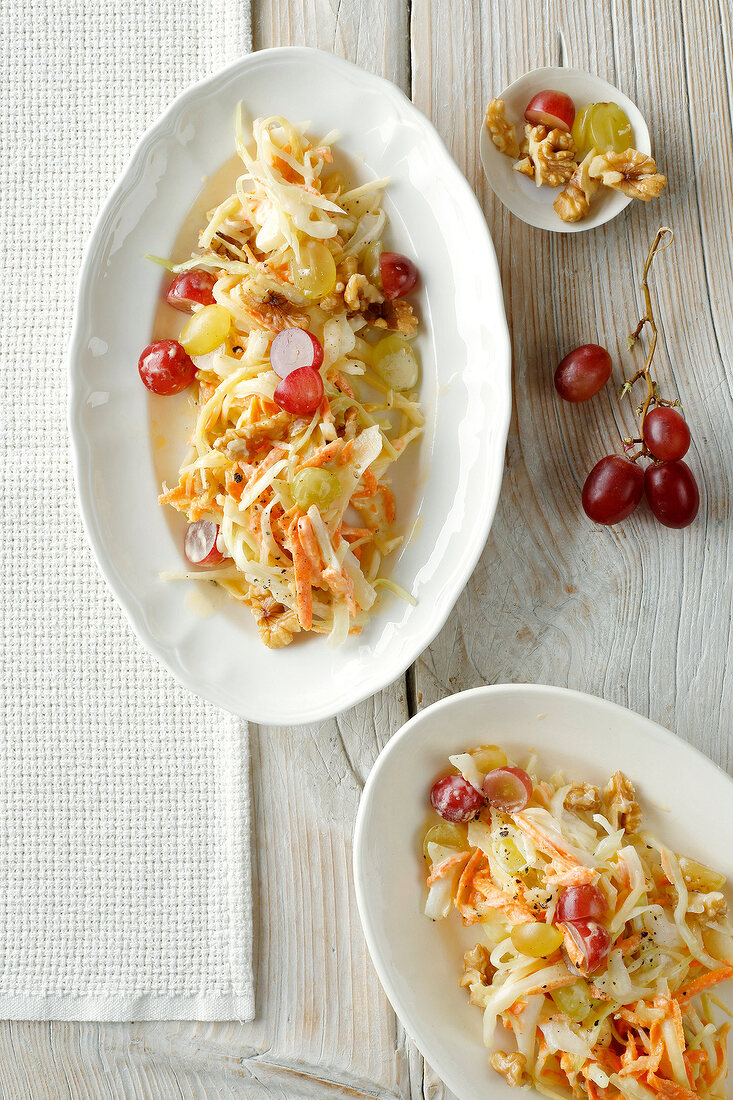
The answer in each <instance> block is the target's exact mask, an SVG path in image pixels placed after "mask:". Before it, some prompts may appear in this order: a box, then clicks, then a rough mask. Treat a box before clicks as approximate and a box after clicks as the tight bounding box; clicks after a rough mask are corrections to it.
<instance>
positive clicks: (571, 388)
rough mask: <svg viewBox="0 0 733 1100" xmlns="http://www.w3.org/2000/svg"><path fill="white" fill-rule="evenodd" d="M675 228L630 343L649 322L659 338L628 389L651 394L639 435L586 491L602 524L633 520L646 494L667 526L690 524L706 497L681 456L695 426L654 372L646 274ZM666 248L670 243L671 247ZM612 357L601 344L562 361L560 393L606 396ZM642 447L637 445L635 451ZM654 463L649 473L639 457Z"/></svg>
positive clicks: (609, 459) (594, 473) (587, 505)
mask: <svg viewBox="0 0 733 1100" xmlns="http://www.w3.org/2000/svg"><path fill="white" fill-rule="evenodd" d="M667 235H669V240H668V242H667V243H668V244H671V240H672V230H671V229H668V228H667V227H666V226H664V227H662V228H661V229H660V230H659V231H658V233H657V235H656V237H655V238H654V241H653V243H652V247H651V249H650V250H649V255H648V256H647V260H646V263H645V265H644V274H643V278H642V283H641V287H642V290H643V291H644V296H645V300H646V313H645V315H644V316H643V317H642V318H641V320H640V321H639V323H638V325H637V326H636V329H635V330H634V332H633V333H632V334H631V337H630V343H631V346H632V347H633V345H634V344H635V343H636V341H637V339H638V338H639V336H640V334H641V331H642V329H643V328H644V326H645V325H649V327H650V329H651V331H652V339H651V342H650V346H649V352H648V354H647V358H646V362H645V363H644V366H643V367H641V368H640V369H639V370H638V371H637V372H636V373H635V374H634V376H633V378H630V379H629V380H628V381H627V382H625V383H624V385H623V387H622V389H621V396H623V395H624V394H626V393H628V392H629V391H630V390H631V388H632V386H633V385H634V384H635V383H636V382H637V381H639V380H640V379H642V378H643V379H644V380H645V382H646V387H647V392H646V397H645V399H644V401H643V403H642V404H641V405H640V406H639V408H638V409H637V414H638V416H639V419H640V422H641V424H640V431H639V436H638V438H636V439H625V440H624V441H623V448H624V454H623V455H621V454H613V455H606V456H605V458H602V459H601V460H600V462H597V463H596V464H595V466H594V467H593V469H592V470H591V472H590V473H589V474H588V477H587V478H586V480H585V485H584V486H583V509H584V511H585V513H586V515H587V516H589V517H590V518H591V519H592V520H594V521H595V522H596V523H603V524H606V525H609V526H610V525H611V524H613V523H619V522H620V521H621V520H622V519H626V517H627V516H629V515H631V513H632V512H633V511H634V509H635V508H636V507H637V505H638V504H639V503H640V502H641V498H642V497H643V496H644V495H646V499H647V501H648V503H649V507H650V508H651V510H652V512H653V513H654V515H655V516H656V518H657V519H658V520H659V522H660V523H663V524H664V526H665V527H677V528H680V527H688V526H689V525H690V524H691V523H692V521H693V520H694V518H695V516H696V515H697V511H698V508H699V506H700V494H699V492H698V488H697V482H696V481H695V476H694V474H693V473H692V470H691V469H690V467H689V466H688V465H687V463H686V462H683V461H682V459H683V458H684V456H685V455H686V454H687V450H688V448H689V446H690V429H689V428H688V426H687V422H686V421H685V419H684V417H683V416H682V414H681V413H680V412H679V410H678V408H677V407H676V406H678V404H679V402H677V401H664V400H663V399H662V398H661V397H660V396H659V391H658V387H657V383H656V381H655V379H654V378H653V376H652V374H651V363H652V359H653V357H654V352H655V351H656V346H657V326H656V322H655V319H654V313H653V310H652V304H651V296H650V294H649V286H648V282H647V275H648V272H649V267H650V265H651V262H652V260H653V258H654V256H655V254H656V252H657V250H658V249H659V246H660V243H661V241H662V240H663V238H664V237H665V236H667ZM665 247H666V245H665ZM611 366H612V364H611V356H610V355H609V354H608V352H607V351H606V349H605V348H602V347H601V346H600V345H599V344H583V346H582V347H579V348H575V350H574V351H571V352H570V353H569V355H566V356H565V358H564V359H563V360H562V362H561V363H560V365H559V366H558V368H557V370H556V371H555V388H556V390H557V392H558V393H559V394H560V396H561V397H562V398H563V399H564V400H565V401H571V402H574V403H577V402H579V401H587V400H589V398H591V397H594V396H595V394H597V393H599V392H600V391H601V390H602V389H603V387H604V386H605V385H606V382H608V379H609V378H610V377H611ZM635 448H638V449H636V450H635ZM640 458H645V459H649V465H647V466H646V469H644V468H643V467H642V466H641V465H640V464H639V459H640Z"/></svg>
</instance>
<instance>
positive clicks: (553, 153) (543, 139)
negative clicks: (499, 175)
mask: <svg viewBox="0 0 733 1100" xmlns="http://www.w3.org/2000/svg"><path fill="white" fill-rule="evenodd" d="M524 133H525V141H523V142H522V152H524V151H525V142H526V155H525V156H524V157H523V159H522V160H520V161H518V162H517V163H516V164H515V165H514V169H515V171H517V172H522V173H523V175H525V176H529V177H530V179H534V181H535V183H536V184H537V186H538V187H540V186H541V185H542V184H543V183H544V184H545V185H546V186H547V187H559V186H560V185H561V184H563V183H566V182H567V181H568V180H569V179H570V177H571V176H572V174H573V172H574V171H575V168H576V164H575V142H574V141H573V136H572V134H566V133H563V131H562V130H548V128H547V127H546V126H532V125H530V123H526V125H525V127H524Z"/></svg>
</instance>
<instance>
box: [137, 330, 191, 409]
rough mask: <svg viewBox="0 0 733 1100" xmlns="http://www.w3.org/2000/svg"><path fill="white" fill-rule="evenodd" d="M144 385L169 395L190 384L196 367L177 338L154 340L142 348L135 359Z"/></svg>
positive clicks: (154, 391) (166, 395)
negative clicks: (139, 354) (140, 353)
mask: <svg viewBox="0 0 733 1100" xmlns="http://www.w3.org/2000/svg"><path fill="white" fill-rule="evenodd" d="M137 369H138V371H139V372H140V377H141V378H142V380H143V382H144V383H145V385H146V386H147V387H148V389H149V390H152V391H153V393H157V394H160V395H161V396H165V397H169V396H170V395H171V394H174V393H180V392H181V390H185V389H186V387H187V386H190V385H191V383H192V382H193V380H194V378H195V377H196V367H195V366H194V363H193V360H192V359H191V357H190V355H188V353H187V352H186V351H185V350H184V349H183V348H182V347H181V345H180V344H179V343H178V341H177V340H156V341H155V342H154V343H152V344H148V346H147V347H146V348H144V349H143V352H142V355H141V356H140V358H139V359H138V361H137Z"/></svg>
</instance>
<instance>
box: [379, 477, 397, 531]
mask: <svg viewBox="0 0 733 1100" xmlns="http://www.w3.org/2000/svg"><path fill="white" fill-rule="evenodd" d="M379 492H380V493H381V494H382V497H383V499H384V516H385V519H386V520H387V523H394V521H395V518H396V516H397V505H396V503H395V498H394V493H393V492H392V490H391V489H390V488H388V486H386V485H383V484H382V483H381V481H380V483H379Z"/></svg>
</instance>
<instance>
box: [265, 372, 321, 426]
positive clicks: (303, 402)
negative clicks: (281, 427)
mask: <svg viewBox="0 0 733 1100" xmlns="http://www.w3.org/2000/svg"><path fill="white" fill-rule="evenodd" d="M275 401H276V402H277V404H278V405H279V406H280V408H281V409H285V412H289V413H292V414H293V415H294V416H312V415H313V413H314V412H315V411H316V409H317V408H318V406H319V405H320V403H321V401H323V379H322V378H321V376H320V374H319V373H318V371H317V370H313V368H312V367H296V369H295V370H293V371H291V372H290V374H288V375H287V377H286V378H283V380H282V382H280V384H279V385H278V387H277V389H276V390H275Z"/></svg>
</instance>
